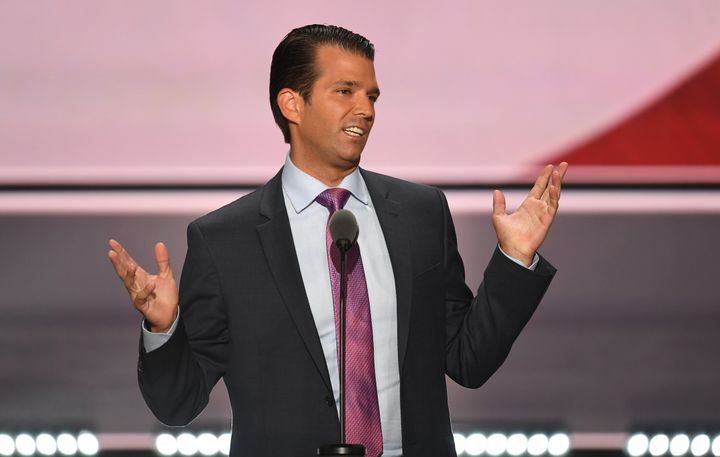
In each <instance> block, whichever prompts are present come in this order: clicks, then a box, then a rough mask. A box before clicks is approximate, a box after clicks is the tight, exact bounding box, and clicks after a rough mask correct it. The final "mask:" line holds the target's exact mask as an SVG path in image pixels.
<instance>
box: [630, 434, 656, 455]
mask: <svg viewBox="0 0 720 457" xmlns="http://www.w3.org/2000/svg"><path fill="white" fill-rule="evenodd" d="M649 443H650V440H648V437H647V435H645V434H643V433H636V434H634V435H632V436H631V437H630V439H628V440H627V443H626V444H625V451H626V452H627V453H628V454H629V455H630V456H631V457H640V456H641V455H645V453H646V452H647V451H648V445H649Z"/></svg>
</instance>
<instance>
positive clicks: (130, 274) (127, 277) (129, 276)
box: [120, 263, 138, 292]
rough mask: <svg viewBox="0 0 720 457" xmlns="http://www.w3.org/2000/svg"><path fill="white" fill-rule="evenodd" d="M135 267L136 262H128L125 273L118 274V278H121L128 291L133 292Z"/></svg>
mask: <svg viewBox="0 0 720 457" xmlns="http://www.w3.org/2000/svg"><path fill="white" fill-rule="evenodd" d="M137 268H138V267H137V265H136V264H134V263H130V264H128V266H127V270H126V271H125V274H124V275H122V276H120V279H122V282H123V284H125V288H126V289H127V290H128V292H135V289H137V287H136V286H135V273H137Z"/></svg>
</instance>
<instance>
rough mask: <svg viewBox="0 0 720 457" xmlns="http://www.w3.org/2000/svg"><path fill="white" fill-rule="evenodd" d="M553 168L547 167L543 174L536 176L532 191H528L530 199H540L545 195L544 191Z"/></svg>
mask: <svg viewBox="0 0 720 457" xmlns="http://www.w3.org/2000/svg"><path fill="white" fill-rule="evenodd" d="M552 170H553V166H552V165H547V166H546V167H545V169H544V170H543V172H542V173H541V174H540V176H538V178H537V179H536V180H535V185H534V186H533V188H532V189H530V194H529V196H530V197H534V198H537V199H540V198H542V197H543V194H544V193H545V189H546V188H547V186H548V182H549V181H550V174H551V173H552Z"/></svg>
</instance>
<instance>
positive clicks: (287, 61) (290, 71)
mask: <svg viewBox="0 0 720 457" xmlns="http://www.w3.org/2000/svg"><path fill="white" fill-rule="evenodd" d="M323 45H330V46H337V47H339V48H341V49H343V50H345V51H350V52H352V53H356V54H359V55H361V56H364V57H367V58H368V59H369V60H371V61H372V60H374V58H375V47H374V46H373V44H372V43H371V42H370V41H369V40H368V39H367V38H365V37H364V36H362V35H358V34H357V33H353V32H351V31H350V30H347V29H344V28H342V27H338V26H335V25H326V24H312V25H306V26H304V27H298V28H296V29H294V30H292V31H291V32H290V33H288V34H287V36H285V38H283V40H282V41H281V42H280V44H279V45H278V46H277V48H275V52H274V53H273V58H272V64H271V65H270V108H272V113H273V116H274V117H275V123H276V124H277V125H278V127H280V130H281V131H282V133H283V136H284V137H285V142H286V143H290V127H289V126H288V121H287V119H285V116H283V114H282V112H281V111H280V107H279V106H278V103H277V96H278V94H279V93H280V91H281V90H282V89H284V88H289V89H292V90H294V91H296V92H298V93H299V94H300V95H301V96H302V98H303V99H304V100H306V101H310V93H311V91H312V86H313V84H314V83H315V80H316V79H317V77H318V74H317V71H316V68H315V55H316V51H317V48H318V47H320V46H323Z"/></svg>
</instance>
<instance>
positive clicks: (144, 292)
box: [133, 282, 155, 308]
mask: <svg viewBox="0 0 720 457" xmlns="http://www.w3.org/2000/svg"><path fill="white" fill-rule="evenodd" d="M154 291H155V283H154V282H148V283H147V284H145V287H143V288H142V289H141V290H140V292H138V293H137V295H135V298H134V299H133V305H135V307H136V308H139V307H141V306H143V305H144V304H145V303H147V301H148V299H149V298H150V297H151V295H152V293H153V292H154Z"/></svg>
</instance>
